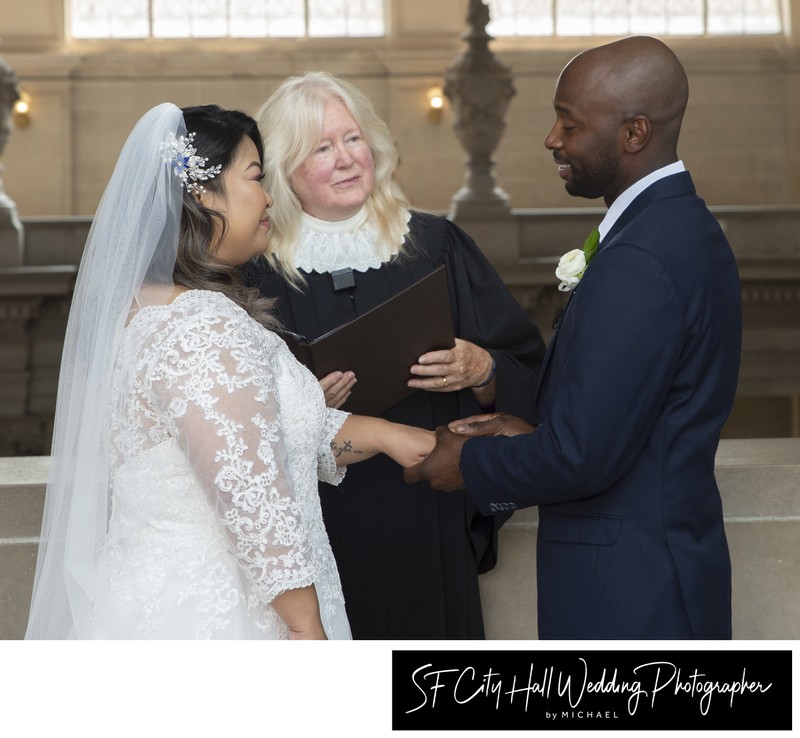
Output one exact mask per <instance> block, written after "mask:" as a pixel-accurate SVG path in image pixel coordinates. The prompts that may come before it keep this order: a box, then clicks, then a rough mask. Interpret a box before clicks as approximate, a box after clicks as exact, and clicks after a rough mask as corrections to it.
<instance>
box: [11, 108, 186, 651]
mask: <svg viewBox="0 0 800 738" xmlns="http://www.w3.org/2000/svg"><path fill="white" fill-rule="evenodd" d="M185 134H186V129H185V125H184V121H183V115H182V113H181V111H180V109H179V108H177V107H176V106H174V105H172V104H170V103H164V104H162V105H159V106H157V107H155V108H153V109H152V110H150V111H149V112H148V113H146V114H145V115H144V116H143V117H142V118H141V120H139V122H138V123H137V124H136V126H135V127H134V129H133V131H132V132H131V134H130V136H129V137H128V140H127V142H126V143H125V146H124V147H123V149H122V152H121V153H120V156H119V160H118V162H117V165H116V168H115V169H114V173H113V175H112V177H111V181H110V182H109V184H108V187H107V188H106V191H105V193H104V194H103V198H102V200H101V201H100V205H99V207H98V209H97V213H96V215H95V218H94V221H93V223H92V227H91V230H90V232H89V237H88V239H87V241H86V247H85V249H84V252H83V258H82V259H81V265H80V269H79V272H78V279H77V283H76V286H75V293H74V296H73V300H72V308H71V310H70V315H69V322H68V325H67V332H66V337H65V340H64V353H63V355H62V359H61V375H60V379H59V385H58V400H57V404H56V416H55V427H54V432H53V446H52V458H51V466H50V476H49V481H48V485H47V497H46V501H45V510H44V518H43V522H42V537H41V543H40V545H39V558H38V561H37V565H36V577H35V580H34V587H33V599H32V602H31V611H30V618H29V622H28V630H27V633H26V638H58V639H63V638H87V637H89V634H90V625H91V615H92V603H93V602H94V601H95V600H96V598H97V597H98V595H100V596H102V594H103V593H98V592H96V591H93V588H95V587H98V586H100V585H98V584H97V582H98V581H100V580H101V578H99V577H95V576H93V574H94V568H95V566H96V565H97V552H98V550H99V549H100V547H101V546H102V542H103V539H104V536H105V533H106V524H107V519H108V514H109V489H110V473H109V472H110V468H111V462H112V459H111V448H110V443H109V419H110V411H111V376H112V369H113V366H114V359H115V356H116V354H117V350H118V348H119V345H120V340H121V337H122V332H123V330H124V328H125V323H126V320H127V318H128V316H129V314H130V313H131V310H132V309H136V307H138V306H141V305H144V304H147V305H153V304H165V303H166V302H167V301H168V298H169V296H170V294H171V292H172V271H173V267H174V264H175V256H176V253H177V244H178V232H179V227H180V218H181V209H182V202H183V192H182V187H181V179H180V178H179V177H177V176H174V173H173V165H172V164H171V163H170V162H169V161H168V160H167V155H165V149H164V148H163V146H162V144H164V143H166V142H167V141H169V140H170V139H171V137H172V136H175V137H180V136H182V135H185ZM143 288H144V289H143ZM122 401H123V402H124V398H122Z"/></svg>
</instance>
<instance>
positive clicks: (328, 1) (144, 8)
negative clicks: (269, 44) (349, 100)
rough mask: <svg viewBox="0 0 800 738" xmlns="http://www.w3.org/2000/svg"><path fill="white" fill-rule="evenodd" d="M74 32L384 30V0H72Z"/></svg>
mask: <svg viewBox="0 0 800 738" xmlns="http://www.w3.org/2000/svg"><path fill="white" fill-rule="evenodd" d="M70 15H71V34H72V37H73V38H84V39H93V38H94V39H97V38H103V39H108V38H231V37H235V38H245V37H249V38H264V37H298V38H303V37H311V36H316V37H322V36H328V37H331V36H349V37H355V36H383V35H384V33H385V31H384V28H385V21H384V0H72V2H71V5H70Z"/></svg>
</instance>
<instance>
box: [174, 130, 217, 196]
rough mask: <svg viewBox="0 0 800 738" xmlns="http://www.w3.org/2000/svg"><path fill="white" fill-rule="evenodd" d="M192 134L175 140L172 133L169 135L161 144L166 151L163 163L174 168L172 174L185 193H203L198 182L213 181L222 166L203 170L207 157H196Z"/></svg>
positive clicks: (202, 188) (204, 189)
mask: <svg viewBox="0 0 800 738" xmlns="http://www.w3.org/2000/svg"><path fill="white" fill-rule="evenodd" d="M193 140H194V133H188V134H186V135H185V136H181V137H180V138H176V137H175V134H174V133H170V134H169V139H168V140H167V141H164V143H162V144H161V148H162V149H165V150H166V153H165V156H164V161H166V162H169V163H170V164H172V165H173V166H174V170H173V171H174V174H175V176H176V177H178V178H179V179H180V180H181V182H183V186H184V187H185V188H186V191H187V192H198V193H199V192H205V191H206V188H205V187H203V185H201V184H197V183H198V182H205V181H206V180H209V179H214V177H216V175H218V174H219V173H220V172H221V171H222V166H221V165H220V164H217V165H216V166H213V167H209V168H208V169H204V168H203V166H204V165H205V163H206V162H207V161H208V157H203V156H197V149H196V148H195V147H194V146H192V141H193Z"/></svg>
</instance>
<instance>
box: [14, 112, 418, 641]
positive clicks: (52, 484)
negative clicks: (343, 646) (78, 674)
mask: <svg viewBox="0 0 800 738" xmlns="http://www.w3.org/2000/svg"><path fill="white" fill-rule="evenodd" d="M262 161H263V149H262V143H261V136H260V134H259V132H258V128H257V126H256V123H255V122H254V121H253V120H252V119H251V118H250V117H249V116H247V115H245V114H244V113H240V112H238V111H230V110H223V109H221V108H219V107H217V106H212V105H206V106H200V107H193V108H186V109H184V110H181V109H179V108H177V107H175V106H174V105H171V104H169V103H165V104H163V105H159V106H157V107H155V108H153V109H152V110H150V111H149V112H148V113H146V114H145V115H144V116H143V117H142V119H141V120H140V121H139V122H138V123H137V125H136V127H135V128H134V130H133V131H132V133H131V135H130V137H129V138H128V141H127V142H126V144H125V146H124V147H123V149H122V152H121V154H120V157H119V161H118V162H117V166H116V168H115V170H114V173H113V175H112V178H111V181H110V183H109V185H108V187H107V189H106V192H105V194H104V195H103V199H102V200H101V203H100V206H99V208H98V211H97V214H96V216H95V219H94V222H93V224H92V229H91V231H90V233H89V238H88V240H87V243H86V248H85V250H84V255H83V259H82V261H81V266H80V270H79V273H78V280H77V284H76V288H75V294H74V298H73V303H72V308H71V312H70V318H69V324H68V328H67V335H66V339H65V344H64V354H63V357H62V364H61V376H60V380H59V391H58V402H57V410H56V424H55V430H54V437H53V449H52V459H51V472H50V480H49V483H48V487H47V497H46V502H45V513H44V520H43V527H42V539H41V543H40V548H39V558H38V561H37V568H36V578H35V582H34V591H33V599H32V603H31V612H30V618H29V622H28V631H27V634H26V637H27V638H58V639H64V638H172V639H175V638H225V639H228V638H290V639H291V638H297V639H300V638H308V639H323V638H326V637H327V638H349V637H350V628H349V625H348V622H347V616H346V612H345V605H344V601H343V597H342V589H341V584H340V581H339V575H338V572H337V569H336V564H335V561H334V559H333V555H332V553H331V548H330V545H329V543H328V536H327V534H326V532H325V527H324V525H323V522H322V516H321V512H320V503H319V498H318V493H317V479H318V478H319V479H322V480H324V481H328V482H333V483H337V482H338V481H339V480H341V479H342V477H343V475H344V466H346V465H347V464H348V463H352V462H356V461H361V460H363V459H367V458H369V457H370V456H372V455H374V454H376V453H381V452H382V453H386V454H387V455H389V456H390V457H391V458H393V459H394V460H395V461H397V462H398V463H399V464H402V465H403V466H406V467H408V466H412V465H414V464H416V463H417V462H418V461H420V460H421V459H422V458H424V456H425V455H426V454H427V453H428V452H429V451H430V450H431V448H432V446H433V434H432V433H430V432H429V431H425V430H421V429H417V428H411V427H408V426H402V425H397V424H393V423H389V422H387V421H384V420H381V419H379V418H367V417H359V416H351V415H350V416H349V415H347V414H346V413H343V412H341V411H338V410H334V409H330V408H326V407H325V400H324V397H323V393H322V390H321V388H320V386H319V384H318V382H317V381H316V379H315V378H314V377H313V375H312V374H311V373H310V372H308V371H307V370H306V369H305V368H304V367H303V366H301V365H300V364H298V363H297V361H296V360H295V359H294V357H293V356H292V354H291V353H290V352H289V350H288V349H287V347H286V345H285V344H284V343H283V341H282V340H281V339H280V338H279V337H278V336H277V335H276V334H275V333H274V332H272V330H271V329H274V328H276V327H277V326H276V324H275V320H274V318H273V317H272V314H271V311H270V308H271V304H272V302H271V301H270V300H267V299H265V298H263V297H261V296H260V295H259V294H258V292H257V291H250V290H247V289H245V288H244V287H243V286H241V284H240V283H239V282H238V277H237V267H239V266H241V265H242V264H244V263H245V262H247V261H248V260H249V259H250V258H252V257H254V256H257V255H259V254H262V253H263V252H264V251H265V249H266V244H267V233H268V231H269V207H270V206H271V204H272V201H271V199H270V197H269V195H267V194H266V193H265V192H264V191H263V189H262V187H261V179H262V178H263V172H262Z"/></svg>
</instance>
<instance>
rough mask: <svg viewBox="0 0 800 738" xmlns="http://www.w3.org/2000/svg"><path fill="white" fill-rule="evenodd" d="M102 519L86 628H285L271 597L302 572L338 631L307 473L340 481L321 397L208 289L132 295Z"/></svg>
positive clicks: (105, 634) (279, 344) (269, 339)
mask: <svg viewBox="0 0 800 738" xmlns="http://www.w3.org/2000/svg"><path fill="white" fill-rule="evenodd" d="M113 381H114V384H113V395H112V396H113V405H112V447H113V451H114V456H115V459H114V463H113V469H114V473H113V478H112V490H111V499H112V507H111V510H112V512H111V515H110V520H109V521H108V532H107V535H106V540H105V545H104V547H103V549H102V550H101V552H100V554H99V562H98V567H97V569H96V570H95V574H94V577H95V579H96V581H95V582H94V583H93V587H94V589H95V590H96V592H95V596H94V597H93V600H94V611H93V622H92V634H93V637H95V638H172V639H176V638H224V639H231V638H262V639H263V638H272V639H274V638H286V637H287V635H288V630H287V628H286V625H285V624H284V622H283V621H282V620H281V618H280V617H279V616H278V614H277V613H276V612H275V610H274V609H273V608H272V607H271V605H270V603H271V602H272V600H273V599H274V598H275V597H276V596H277V595H279V594H281V593H282V592H285V591H287V590H289V589H294V588H297V587H303V586H306V585H311V584H313V585H314V586H315V588H316V592H317V596H318V599H319V604H320V612H321V615H322V622H323V625H324V627H325V631H326V633H327V635H328V637H329V638H350V628H349V625H348V621H347V616H346V613H345V608H344V600H343V597H342V589H341V584H340V581H339V574H338V571H337V569H336V564H335V561H334V558H333V554H332V553H331V548H330V544H329V542H328V536H327V533H326V531H325V527H324V524H323V521H322V514H321V510H320V502H319V496H318V492H317V479H318V478H319V479H321V480H324V481H327V482H333V483H338V481H340V480H341V478H342V476H343V474H344V470H343V469H338V468H337V467H336V464H335V462H334V459H333V456H332V453H331V449H330V441H331V440H332V438H333V437H334V435H335V434H336V432H337V431H338V430H339V428H340V427H341V425H342V423H343V422H344V420H345V419H346V417H347V415H346V413H342V412H340V411H338V410H333V409H329V408H326V407H325V401H324V396H323V393H322V390H321V388H320V386H319V383H318V382H317V380H316V379H315V378H314V376H313V375H312V374H311V373H310V372H309V371H308V370H307V369H306V368H305V367H303V366H302V365H300V364H299V363H298V362H297V361H296V360H295V358H294V356H293V355H292V354H291V353H290V351H289V350H288V348H287V347H286V345H285V343H284V342H283V341H282V340H281V339H280V338H279V337H278V336H277V335H275V334H274V333H272V332H270V331H268V330H266V329H265V328H263V327H262V326H261V325H260V324H258V323H257V322H256V321H254V320H253V319H252V318H250V316H248V315H247V314H246V313H245V311H244V310H242V309H241V308H239V307H238V306H237V305H235V304H234V303H233V302H231V301H230V300H229V299H228V298H226V297H224V296H223V295H221V294H219V293H216V292H207V291H202V290H191V291H189V292H186V293H183V294H182V295H180V296H179V297H177V298H176V299H175V300H174V301H173V302H172V303H171V304H169V305H164V306H153V307H144V308H142V309H140V310H139V312H138V313H136V314H135V315H134V317H133V318H132V319H131V321H130V323H129V325H128V326H127V328H126V329H125V332H124V334H123V339H122V346H121V349H120V351H119V354H118V360H117V363H116V367H115V370H114V380H113Z"/></svg>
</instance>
